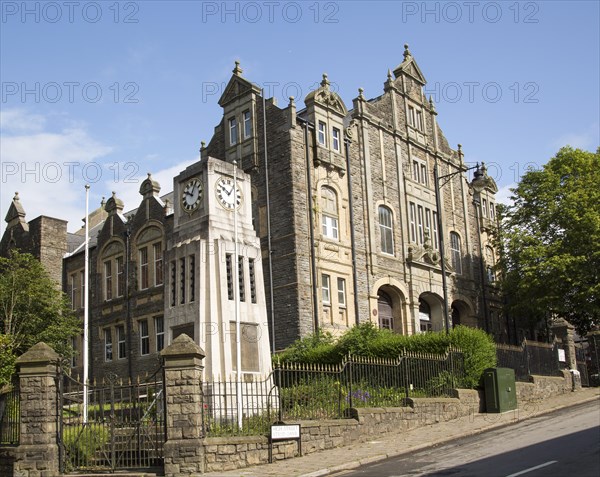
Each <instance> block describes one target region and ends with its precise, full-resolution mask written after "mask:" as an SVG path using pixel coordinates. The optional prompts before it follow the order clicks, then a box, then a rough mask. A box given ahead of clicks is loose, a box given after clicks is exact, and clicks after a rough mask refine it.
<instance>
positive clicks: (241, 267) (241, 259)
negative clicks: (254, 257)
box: [238, 255, 246, 301]
mask: <svg viewBox="0 0 600 477" xmlns="http://www.w3.org/2000/svg"><path fill="white" fill-rule="evenodd" d="M238 287H239V293H240V301H246V281H245V280H244V257H242V256H241V255H240V256H238Z"/></svg>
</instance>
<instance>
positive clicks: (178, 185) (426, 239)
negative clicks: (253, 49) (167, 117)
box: [0, 46, 508, 377]
mask: <svg viewBox="0 0 600 477" xmlns="http://www.w3.org/2000/svg"><path fill="white" fill-rule="evenodd" d="M425 83H426V80H425V77H424V76H423V73H422V72H421V70H420V68H419V66H418V65H417V63H416V61H415V59H414V57H413V56H412V54H411V53H410V51H409V49H408V46H405V51H404V60H403V61H402V63H401V64H400V65H398V66H397V67H396V68H394V70H392V71H388V75H387V78H386V79H385V81H384V84H383V94H381V95H380V96H378V97H376V98H373V99H367V98H366V97H365V96H364V91H363V90H362V89H359V90H358V96H357V97H356V98H355V99H353V101H352V107H351V108H350V109H348V106H347V105H346V104H345V103H344V101H343V100H342V98H341V97H340V96H339V95H338V94H337V93H335V92H333V91H332V90H331V88H330V82H329V79H328V77H327V75H323V79H322V81H321V84H320V87H319V88H318V89H316V90H315V91H312V92H311V93H310V94H308V95H307V96H306V98H304V108H303V109H299V107H298V106H297V105H296V100H295V99H294V98H290V101H289V104H287V105H286V106H285V107H279V106H277V104H276V102H275V100H274V99H273V98H271V99H267V98H264V97H263V96H262V92H261V90H260V88H259V87H258V86H256V85H255V84H253V83H252V82H250V81H249V80H248V79H246V78H245V77H244V76H243V75H242V69H241V68H240V65H239V63H237V62H236V66H235V68H234V70H233V75H232V77H231V79H230V81H229V83H228V84H227V86H226V88H225V90H224V91H223V94H222V96H221V98H220V99H219V105H220V106H221V107H222V109H223V116H222V118H220V120H219V122H218V124H217V126H216V127H215V129H214V135H213V137H212V138H211V139H210V141H209V142H208V143H204V142H203V143H202V147H201V151H200V152H201V159H200V161H199V162H198V163H197V164H195V165H193V166H191V168H188V169H186V171H183V172H182V173H181V174H180V175H178V176H177V177H176V178H174V190H175V192H174V193H173V194H169V195H167V196H164V197H162V198H161V197H159V195H158V194H159V190H160V186H159V185H158V184H157V183H156V182H155V181H153V180H152V178H151V177H150V176H149V177H148V179H147V180H145V181H144V182H143V183H142V185H141V187H140V194H141V195H142V201H141V203H140V204H139V205H138V207H137V208H136V209H134V210H132V211H130V212H127V213H124V205H123V203H122V202H121V201H120V200H119V199H118V197H117V196H116V195H115V194H113V196H112V197H111V198H110V199H109V200H108V201H107V202H106V203H103V204H102V207H101V209H99V210H98V211H95V212H94V213H93V214H92V216H91V217H90V229H91V251H90V278H91V280H90V283H91V286H90V306H91V309H90V317H91V322H92V324H93V325H92V330H91V343H92V344H91V348H92V349H91V356H92V358H91V362H92V374H93V375H94V376H97V377H99V376H102V375H103V374H104V372H105V371H106V370H110V372H116V373H118V374H121V375H130V376H133V375H136V374H139V373H140V372H146V371H148V372H150V371H151V370H153V369H154V368H155V364H156V358H157V351H160V349H162V347H163V346H165V345H166V344H167V343H169V342H171V341H172V340H173V338H174V337H176V336H177V335H178V334H179V333H181V332H185V333H187V334H190V335H193V336H194V338H195V341H196V342H197V343H199V344H200V345H201V346H207V344H208V343H209V342H210V339H211V338H209V336H208V335H209V334H211V333H212V334H213V335H218V336H219V340H220V343H224V342H225V336H224V335H227V334H228V333H229V334H231V332H232V331H231V329H230V328H227V326H226V325H228V323H227V320H226V319H225V318H223V316H225V315H228V314H229V313H230V310H229V309H228V306H229V305H228V304H227V303H226V302H227V300H224V301H223V300H222V297H223V296H229V297H231V290H230V289H228V287H231V276H230V273H231V269H232V266H233V265H232V263H227V260H228V259H227V257H226V256H227V255H229V256H231V253H230V252H231V251H229V252H225V255H223V257H221V256H219V257H218V259H216V260H213V262H214V263H213V265H212V268H210V267H207V266H205V263H208V261H209V257H208V255H209V254H207V252H206V251H207V250H208V248H207V247H213V246H214V244H215V243H217V242H216V241H218V240H220V241H221V242H222V245H221V249H223V250H224V249H226V248H227V247H229V246H230V245H231V227H232V224H231V223H230V220H229V219H227V220H224V219H222V211H223V210H224V209H227V207H226V205H227V204H221V208H219V207H216V203H214V202H212V201H211V200H209V199H208V198H209V197H211V198H213V199H214V198H217V202H218V200H221V199H222V198H223V197H224V193H223V190H224V191H225V195H227V194H226V193H227V192H229V193H231V192H232V189H231V188H227V187H225V189H221V196H220V198H219V197H218V196H217V195H215V194H216V193H217V192H216V191H217V189H218V188H219V186H218V185H217V183H216V182H215V181H214V180H212V179H211V180H212V182H210V183H209V182H206V181H207V180H208V179H207V178H208V177H209V174H208V172H207V171H208V170H213V169H212V168H213V167H214V166H210V168H209V169H207V167H208V164H209V163H210V164H213V163H214V164H217V163H221V164H223V165H222V166H219V167H222V168H225V169H227V168H228V167H229V169H231V167H232V166H231V165H232V163H233V161H236V163H237V165H238V170H239V173H240V177H241V178H242V179H241V182H240V184H241V185H242V186H243V187H244V188H245V190H247V191H246V192H244V193H243V196H244V199H245V200H244V206H243V207H241V208H240V209H239V210H240V218H241V220H242V222H240V223H241V224H242V229H243V230H244V234H245V236H244V237H245V238H244V243H243V246H244V247H247V248H246V252H247V253H246V254H245V255H244V254H243V253H241V254H239V255H240V257H241V261H240V263H243V264H245V265H244V266H245V267H246V268H245V269H243V270H242V269H240V271H242V274H243V277H245V279H246V280H248V282H247V283H250V282H251V280H252V276H254V278H256V277H257V276H258V275H256V270H257V269H260V272H262V274H263V276H264V291H263V287H262V285H263V280H262V279H261V280H260V281H261V286H260V290H258V291H259V292H260V293H264V295H265V298H266V299H265V300H264V303H262V304H261V307H262V308H265V307H266V308H265V309H266V310H267V313H266V314H265V315H264V316H263V315H261V313H262V312H260V313H258V312H257V311H256V310H257V308H253V307H252V306H250V304H249V303H248V302H250V303H252V301H251V300H247V302H246V305H248V307H247V308H244V309H245V310H246V311H244V313H246V315H245V316H246V318H247V320H249V322H252V323H255V324H258V325H259V326H261V327H262V329H264V335H265V336H266V335H267V329H268V332H269V333H270V335H271V347H272V348H273V347H274V349H282V348H284V347H286V346H288V345H289V344H291V343H292V342H293V341H294V340H296V339H297V338H299V337H301V336H305V335H307V334H309V333H311V332H313V331H314V330H315V329H317V328H319V329H326V330H330V331H332V332H334V333H340V332H343V331H344V330H346V329H348V328H349V327H352V326H353V325H355V324H356V323H360V322H365V321H368V320H371V321H372V322H374V323H376V324H377V325H378V326H379V327H381V328H388V329H391V330H393V331H394V332H397V333H402V334H413V333H418V332H422V331H428V330H434V331H440V330H443V329H445V327H446V326H454V325H457V324H463V325H467V326H473V327H480V328H483V329H486V330H488V331H489V332H491V333H493V334H494V335H495V336H496V338H497V339H498V340H499V341H507V338H508V329H507V327H506V325H505V324H504V321H503V319H502V317H501V314H500V305H501V304H500V300H499V295H498V291H497V289H496V286H495V268H494V266H495V262H496V259H497V255H496V251H495V250H494V247H493V244H492V241H491V233H492V232H493V230H494V229H495V223H496V221H495V198H494V195H495V193H496V192H497V187H496V185H495V183H494V181H493V180H492V179H491V178H490V177H488V176H487V173H486V171H485V167H483V166H481V167H477V169H476V170H475V173H474V176H473V179H472V180H469V178H468V176H467V173H468V169H469V168H468V167H467V165H466V164H465V160H464V157H463V153H462V150H461V147H460V145H459V146H458V147H457V149H453V148H451V147H450V146H449V144H448V141H447V140H446V138H445V137H444V135H443V133H442V130H441V129H440V127H439V125H438V121H437V112H436V110H435V107H434V104H433V102H432V101H431V99H427V98H426V97H425V95H424V92H423V87H424V85H425ZM265 146H266V147H265ZM213 158H216V160H215V159H213ZM202 171H205V172H202ZM436 174H437V179H436ZM228 175H229V177H230V178H231V171H230V172H229V173H228ZM194 178H197V179H198V181H199V184H196V185H193V184H192V182H193V179H194ZM190 181H192V182H190ZM436 182H437V184H438V185H439V188H438V190H439V207H438V205H436ZM196 186H198V187H200V188H203V190H204V191H205V193H204V194H203V195H202V196H201V199H199V202H198V204H196V202H195V200H194V202H193V203H192V204H190V203H187V202H186V200H190V199H189V198H188V197H187V193H186V191H193V189H194V188H195V187H196ZM475 186H478V187H475ZM221 187H222V186H221ZM209 189H210V190H209ZM230 189H231V190H230ZM194 193H195V192H194ZM200 204H201V205H202V206H201V207H200V206H198V205H200ZM196 207H198V208H197V209H196ZM203 209H204V212H203V211H202V210H203ZM209 209H210V210H211V211H213V212H214V213H215V214H216V215H214V216H211V217H209V218H207V217H206V213H207V212H206V211H208V210H209ZM219 211H220V212H219ZM438 213H439V217H438ZM250 215H251V217H250ZM24 217H25V215H24V211H23V207H22V206H21V205H20V201H19V198H18V196H16V197H15V200H14V201H13V203H12V204H11V206H10V209H9V212H8V214H7V216H6V221H7V222H8V226H7V229H6V232H5V234H4V236H3V238H2V242H1V243H0V245H1V250H0V252H1V253H6V250H7V249H8V248H9V247H11V246H16V247H20V248H23V249H25V250H27V251H30V250H32V251H34V254H36V256H38V257H40V259H41V260H42V261H44V260H45V257H48V256H50V255H51V254H54V255H53V257H54V258H53V259H52V260H50V261H46V262H44V263H48V266H49V268H50V269H51V273H52V274H53V276H54V277H55V278H56V279H57V280H59V281H62V284H63V288H64V290H65V291H66V292H67V293H68V294H69V295H70V296H71V297H72V301H73V306H74V308H75V309H77V311H78V313H81V314H82V310H81V306H82V303H83V292H84V290H83V288H82V278H83V249H82V243H83V238H82V235H81V233H77V234H69V233H67V231H66V223H65V222H64V221H61V220H59V219H51V218H47V217H40V218H38V219H35V220H33V221H31V222H29V223H27V222H26V221H25V218H24ZM219 217H221V219H220V218H219ZM244 220H245V221H246V222H244ZM224 224H228V225H227V227H229V232H227V233H225V232H223V231H222V230H221V232H219V231H218V229H219V227H221V226H224ZM209 230H210V232H208V231H209ZM254 231H256V234H257V235H258V239H256V240H260V249H261V252H260V253H258V252H257V253H256V254H255V255H252V254H251V253H250V252H252V250H251V249H252V247H253V246H254V245H253V244H254V243H255V242H254V239H253V238H252V237H253V234H254ZM226 237H229V239H227V238H226ZM209 243H213V245H207V244H209ZM50 244H51V245H50ZM256 244H258V242H256ZM36 247H37V248H36ZM223 247H225V248H223ZM442 248H443V250H445V254H444V255H445V261H444V267H442V260H441V258H442V253H441V250H442ZM257 250H258V249H257ZM67 252H69V253H67ZM57 254H58V255H57ZM62 254H66V255H65V258H64V261H63V265H62V270H60V266H58V268H57V265H58V264H59V263H60V260H58V257H59V256H61V255H62ZM192 256H194V257H195V258H194V261H193V262H189V260H191V258H190V257H192ZM250 258H252V266H253V267H255V269H254V271H253V272H250V271H249V268H248V267H249V266H250ZM201 261H202V264H203V265H202V267H204V268H200V267H201V265H200V263H201ZM260 265H262V268H261V267H260ZM186 267H187V268H186ZM190 267H191V269H193V270H196V272H197V273H198V275H197V278H194V280H196V279H197V280H198V281H199V282H200V281H204V282H206V283H208V282H211V281H213V282H214V283H213V284H212V285H211V286H212V287H213V289H212V291H211V294H212V295H214V296H217V295H219V294H220V295H219V296H220V297H221V298H219V300H221V304H220V305H218V306H217V308H214V307H213V305H214V304H215V303H216V302H211V301H210V299H209V298H208V296H207V295H202V294H201V293H199V294H198V296H197V297H195V298H194V299H195V300H196V301H195V304H193V305H192V304H191V303H190V302H188V301H186V300H187V299H189V297H190V295H189V294H190V291H189V288H188V290H187V292H186V291H184V290H183V289H179V288H178V287H179V285H178V283H180V282H181V280H180V277H181V276H183V275H186V274H187V273H188V272H189V270H190ZM219 267H221V268H219ZM223 267H224V268H223ZM442 268H445V271H446V278H447V280H446V286H445V287H444V283H443V279H442ZM186 270H187V271H186ZM227 270H229V275H228V272H227ZM251 273H252V274H253V275H252V276H251ZM211 274H213V275H211ZM189 279H190V278H189V277H188V280H189ZM178 280H179V282H178ZM204 282H203V283H204ZM186 283H188V282H186ZM194 283H195V282H194ZM184 286H187V287H189V283H188V284H187V285H184ZM194 286H196V285H194ZM203 286H204V285H203ZM444 288H445V289H446V294H447V297H448V299H447V309H448V312H447V313H445V312H444V295H445V294H444ZM198 290H200V288H199V289H198ZM185 293H187V299H184V302H181V303H180V302H178V300H181V294H185ZM212 295H211V296H212ZM173 300H175V301H173ZM209 302H210V303H212V304H211V305H210V306H209ZM181 305H184V306H181ZM246 305H244V306H246ZM215 306H216V305H215ZM219 307H220V308H219ZM207 310H212V311H211V312H212V313H213V315H211V316H213V318H215V317H216V316H217V315H219V314H220V315H219V316H220V317H219V318H218V319H219V320H221V322H220V325H219V326H221V328H219V327H217V329H215V330H212V331H211V333H209V332H208V331H207V328H206V327H205V326H206V325H205V324H201V323H199V322H198V321H195V320H194V319H192V318H191V316H192V315H194V314H195V315H196V316H198V314H199V313H200V314H202V313H207V312H208V311H207ZM257 313H258V314H257ZM254 315H256V316H255V317H254V318H248V317H252V316H254ZM203 316H204V315H203ZM206 316H208V315H206ZM213 318H210V319H211V320H212V319H213ZM215 319H217V318H215ZM207 321H208V322H210V320H208V319H207ZM265 322H267V323H268V325H265ZM192 323H197V324H196V325H195V326H191V324H192ZM222 326H225V328H223V327H222ZM252 333H254V332H252ZM255 335H256V333H254V334H253V336H255ZM210 343H212V344H210V346H209V347H211V346H212V349H213V350H217V349H220V350H221V351H220V352H223V350H224V347H223V346H221V345H220V344H219V345H217V342H215V341H213V342H210ZM80 346H81V345H80V343H79V347H78V349H80ZM215 352H216V351H215ZM246 352H250V350H246ZM251 352H252V353H254V354H255V355H256V350H252V351H251ZM261 353H262V351H261ZM257 359H258V358H257ZM260 360H261V362H262V361H265V360H266V358H265V357H264V356H262V354H261V358H260ZM75 364H80V362H77V363H75ZM231 365H232V363H229V364H228V365H227V366H226V367H225V368H221V369H227V370H231Z"/></svg>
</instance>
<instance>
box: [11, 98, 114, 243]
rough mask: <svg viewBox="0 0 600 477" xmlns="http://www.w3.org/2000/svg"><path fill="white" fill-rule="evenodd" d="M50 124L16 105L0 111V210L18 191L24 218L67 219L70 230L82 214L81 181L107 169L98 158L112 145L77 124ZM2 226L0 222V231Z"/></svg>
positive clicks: (108, 150)
mask: <svg viewBox="0 0 600 477" xmlns="http://www.w3.org/2000/svg"><path fill="white" fill-rule="evenodd" d="M49 123H50V121H48V118H46V117H44V116H41V115H39V114H32V113H29V112H27V111H25V110H21V109H8V110H6V111H3V112H2V141H0V157H1V158H2V161H1V165H0V168H1V177H0V182H1V186H2V187H1V191H0V214H2V215H4V214H6V211H7V210H8V207H9V204H10V201H11V200H12V198H13V196H14V193H15V192H17V191H18V192H19V197H20V199H21V204H22V205H23V207H24V209H25V211H26V213H27V220H31V219H33V218H35V217H37V216H39V215H47V216H51V217H57V218H61V219H65V220H68V221H69V222H70V227H69V228H70V229H73V228H74V227H75V228H78V227H79V224H80V220H81V218H82V217H83V215H85V214H84V212H85V211H84V208H85V207H84V196H85V192H84V191H85V189H84V185H85V183H86V182H89V181H90V179H93V178H95V177H96V176H97V175H98V174H100V175H102V174H104V173H109V172H110V171H109V170H108V169H107V167H106V165H105V164H104V163H103V162H102V161H103V158H105V157H106V156H107V155H108V154H109V153H110V152H111V151H112V148H111V147H110V146H108V145H105V144H103V143H101V142H100V141H98V140H96V139H94V138H93V137H91V136H90V134H89V133H88V132H87V131H86V129H85V128H84V127H83V126H81V125H80V126H78V127H72V123H71V124H69V126H70V127H65V128H63V129H62V130H58V131H57V132H49V131H47V130H46V126H47V124H49ZM54 124H55V123H54ZM59 129H60V128H59ZM97 180H100V179H97ZM5 227H6V223H5V222H4V221H3V220H2V223H1V224H0V234H1V233H3V231H4V229H5Z"/></svg>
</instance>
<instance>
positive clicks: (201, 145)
mask: <svg viewBox="0 0 600 477" xmlns="http://www.w3.org/2000/svg"><path fill="white" fill-rule="evenodd" d="M205 147H206V143H205V142H204V141H200V149H204V148H205Z"/></svg>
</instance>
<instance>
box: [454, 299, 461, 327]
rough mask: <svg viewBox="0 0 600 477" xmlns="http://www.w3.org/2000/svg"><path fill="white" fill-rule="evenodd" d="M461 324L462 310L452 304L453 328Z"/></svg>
mask: <svg viewBox="0 0 600 477" xmlns="http://www.w3.org/2000/svg"><path fill="white" fill-rule="evenodd" d="M459 325H460V310H459V309H458V308H457V307H456V305H455V304H454V303H453V304H452V328H454V327H455V326H459Z"/></svg>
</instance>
